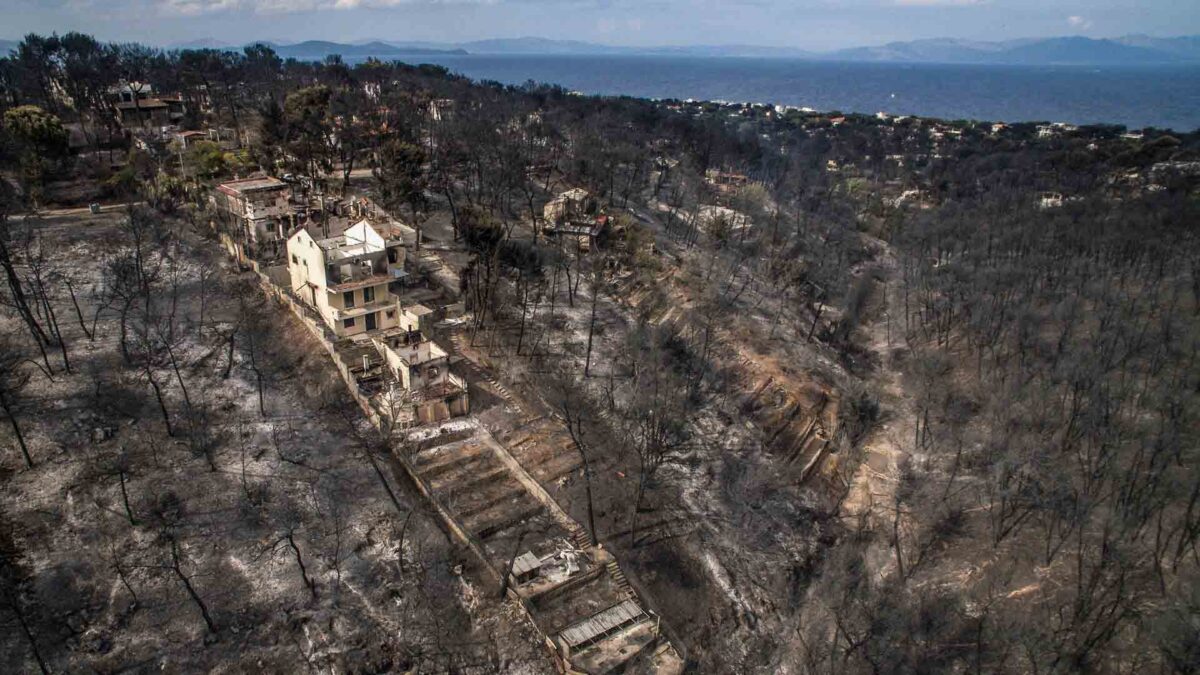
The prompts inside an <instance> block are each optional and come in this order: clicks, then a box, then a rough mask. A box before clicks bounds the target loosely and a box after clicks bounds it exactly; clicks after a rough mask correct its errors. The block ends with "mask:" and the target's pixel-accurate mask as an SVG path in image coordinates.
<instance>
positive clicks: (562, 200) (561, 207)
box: [542, 188, 608, 253]
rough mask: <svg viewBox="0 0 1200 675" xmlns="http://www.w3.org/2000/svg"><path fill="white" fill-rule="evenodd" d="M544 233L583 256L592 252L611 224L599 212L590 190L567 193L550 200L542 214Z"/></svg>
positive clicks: (578, 189) (576, 190)
mask: <svg viewBox="0 0 1200 675" xmlns="http://www.w3.org/2000/svg"><path fill="white" fill-rule="evenodd" d="M542 213H543V217H544V219H545V224H544V225H543V227H542V233H543V234H545V235H546V236H547V237H551V238H558V239H560V240H561V241H563V242H564V243H565V242H567V241H572V242H574V243H575V246H576V247H577V249H578V250H579V251H580V252H583V253H586V252H587V251H590V250H591V249H592V247H593V246H594V245H595V243H596V239H597V238H598V237H599V236H600V234H601V233H602V232H603V231H604V228H605V226H607V224H608V216H606V215H604V214H602V213H600V212H599V209H598V208H597V204H596V200H595V198H593V197H592V196H591V194H589V193H588V191H587V190H583V189H581V188H575V189H573V190H567V191H566V192H563V193H562V194H560V195H558V196H557V197H555V198H554V199H552V200H550V202H549V203H547V204H546V207H545V208H544V209H543V211H542Z"/></svg>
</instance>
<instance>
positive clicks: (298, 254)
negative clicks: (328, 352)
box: [287, 219, 420, 338]
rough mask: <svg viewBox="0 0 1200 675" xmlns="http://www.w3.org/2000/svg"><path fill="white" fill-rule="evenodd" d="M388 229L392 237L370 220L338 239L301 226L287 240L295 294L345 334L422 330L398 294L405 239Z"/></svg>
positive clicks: (340, 333)
mask: <svg viewBox="0 0 1200 675" xmlns="http://www.w3.org/2000/svg"><path fill="white" fill-rule="evenodd" d="M380 229H382V228H380ZM384 232H385V233H387V234H388V235H389V238H387V239H385V238H384V236H383V235H381V234H380V231H379V230H377V229H376V227H373V226H372V225H371V224H370V223H369V222H368V221H367V220H365V219H364V220H360V221H359V222H358V223H357V224H355V225H353V226H351V227H349V228H347V229H346V231H345V232H344V233H342V235H341V236H338V237H331V238H329V239H315V238H313V236H312V235H311V234H309V232H308V230H305V229H300V230H298V231H297V232H296V233H295V234H293V235H292V236H291V238H289V239H288V240H287V264H288V274H289V276H290V277H291V290H292V292H293V293H295V294H296V295H297V296H299V297H300V298H301V300H303V301H304V302H305V303H307V304H308V305H309V306H311V307H312V308H313V309H314V310H316V312H317V313H318V314H320V315H321V318H322V319H324V320H325V323H326V325H328V326H329V328H330V330H332V331H333V333H334V335H336V336H337V337H339V338H342V337H349V336H352V335H358V334H361V333H371V332H375V331H387V330H392V329H400V330H404V331H408V330H419V325H420V320H419V317H418V316H417V315H416V314H414V313H413V312H409V311H406V310H405V309H404V308H403V307H402V306H401V303H400V298H399V297H398V296H397V295H396V294H395V293H393V288H395V286H394V284H399V283H400V282H401V280H402V279H403V278H404V276H405V271H404V243H403V241H401V239H400V233H399V232H398V231H395V232H393V231H392V230H390V229H387V230H384Z"/></svg>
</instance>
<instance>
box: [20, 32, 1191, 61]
mask: <svg viewBox="0 0 1200 675" xmlns="http://www.w3.org/2000/svg"><path fill="white" fill-rule="evenodd" d="M265 44H268V45H270V46H271V48H272V49H274V50H275V51H276V53H278V54H279V55H280V56H281V57H283V58H295V59H302V60H315V59H323V58H325V57H326V56H329V55H331V54H340V55H341V56H344V57H346V58H354V59H357V58H366V57H369V56H374V57H376V58H380V59H393V58H394V59H404V58H405V57H413V56H443V55H454V54H514V55H515V54H528V55H555V56H572V55H579V56H584V55H592V56H595V55H614V56H615V55H660V56H704V57H755V58H802V59H813V60H838V61H866V62H878V63H973V64H1011V65H1089V66H1118V65H1163V64H1183V65H1186V64H1196V65H1200V36H1196V35H1192V36H1185V37H1175V38H1157V37H1150V36H1148V35H1127V36H1125V37H1120V38H1112V39H1093V38H1085V37H1057V38H1029V39H1023V40H1008V41H1003V42H980V41H969V40H955V39H948V38H947V39H934V40H914V41H911V42H892V43H888V44H885V45H880V46H875V47H856V48H853V49H840V50H837V51H832V52H812V51H806V50H803V49H799V48H791V47H759V46H753V45H697V46H688V47H616V46H612V45H603V44H596V43H592V42H581V41H578V40H550V39H546V38H535V37H523V38H498V39H493V40H475V41H471V42H459V43H450V42H421V41H395V40H369V41H363V42H355V43H340V42H329V41H324V40H309V41H306V42H300V43H295V44H284V43H278V42H265ZM16 46H17V42H16V41H14V40H0V54H7V53H8V52H9V51H10V50H12V49H14V48H16ZM169 47H170V48H171V49H228V50H240V49H241V47H240V46H238V45H233V44H230V43H228V42H223V41H221V40H214V39H211V38H205V39H198V40H190V41H188V42H180V43H176V44H172V45H169Z"/></svg>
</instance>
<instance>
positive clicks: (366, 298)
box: [363, 286, 375, 305]
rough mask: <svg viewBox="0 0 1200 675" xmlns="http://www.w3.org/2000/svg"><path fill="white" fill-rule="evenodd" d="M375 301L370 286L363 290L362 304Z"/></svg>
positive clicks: (373, 290) (373, 291)
mask: <svg viewBox="0 0 1200 675" xmlns="http://www.w3.org/2000/svg"><path fill="white" fill-rule="evenodd" d="M374 301H375V289H374V288H371V287H370V286H368V287H366V288H364V289H363V304H364V305H365V304H367V303H368V302H374Z"/></svg>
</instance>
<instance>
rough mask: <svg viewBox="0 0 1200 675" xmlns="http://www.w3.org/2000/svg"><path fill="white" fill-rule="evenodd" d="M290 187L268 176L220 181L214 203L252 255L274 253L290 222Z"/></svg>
mask: <svg viewBox="0 0 1200 675" xmlns="http://www.w3.org/2000/svg"><path fill="white" fill-rule="evenodd" d="M291 194H292V188H291V186H290V185H288V184H287V183H285V182H283V181H281V180H279V179H278V178H274V177H271V176H262V177H259V178H243V179H241V180H232V181H229V182H227V183H221V184H220V185H218V186H217V191H216V193H215V194H213V196H212V203H213V206H215V207H216V208H217V211H218V212H219V213H220V214H221V217H222V218H223V219H224V220H225V221H226V224H227V225H228V226H229V228H228V229H229V231H230V234H231V235H232V236H233V237H234V239H235V240H237V241H238V242H239V243H241V244H243V246H244V247H245V249H246V250H245V251H244V252H245V253H246V254H247V255H249V256H250V257H251V258H260V257H264V255H262V254H266V257H274V255H275V254H277V253H278V248H279V246H280V245H281V244H282V243H283V241H284V240H285V239H286V238H287V233H288V230H289V229H290V228H291V226H292V222H293V219H292V207H291V203H290V201H289V200H290V198H291Z"/></svg>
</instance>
